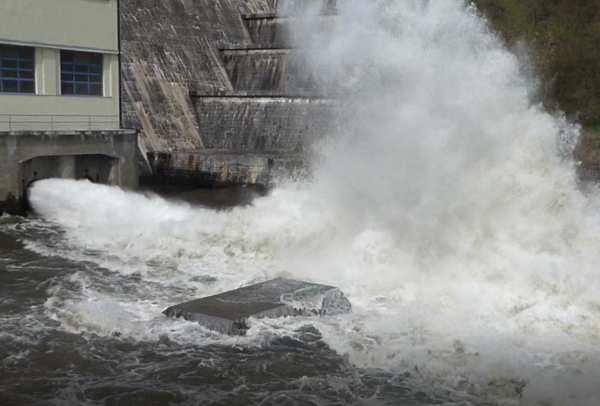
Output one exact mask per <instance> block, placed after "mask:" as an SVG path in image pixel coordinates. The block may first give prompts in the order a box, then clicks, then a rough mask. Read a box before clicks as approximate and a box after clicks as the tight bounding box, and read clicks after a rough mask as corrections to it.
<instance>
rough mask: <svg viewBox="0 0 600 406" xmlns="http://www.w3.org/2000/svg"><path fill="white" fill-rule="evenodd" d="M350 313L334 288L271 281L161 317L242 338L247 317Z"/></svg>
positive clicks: (175, 308)
mask: <svg viewBox="0 0 600 406" xmlns="http://www.w3.org/2000/svg"><path fill="white" fill-rule="evenodd" d="M351 310H352V306H351V305H350V302H349V301H348V299H347V298H346V297H345V296H344V294H343V293H342V292H341V291H340V290H339V289H337V288H335V287H333V286H327V285H320V284H316V283H309V282H303V281H296V280H292V279H273V280H270V281H267V282H263V283H259V284H256V285H251V286H246V287H243V288H240V289H236V290H232V291H229V292H225V293H221V294H218V295H215V296H210V297H205V298H202V299H198V300H192V301H191V302H186V303H182V304H179V305H175V306H171V307H169V308H168V309H166V310H165V311H164V312H163V313H164V314H165V315H167V316H169V317H176V318H177V317H183V318H184V319H186V320H190V321H195V322H198V323H200V324H201V325H203V326H204V327H206V328H208V329H210V330H215V331H219V332H221V333H223V334H240V335H243V334H245V332H246V330H248V324H247V320H248V318H250V317H255V318H276V317H286V316H313V315H314V316H317V315H335V314H344V313H349V312H350V311H351Z"/></svg>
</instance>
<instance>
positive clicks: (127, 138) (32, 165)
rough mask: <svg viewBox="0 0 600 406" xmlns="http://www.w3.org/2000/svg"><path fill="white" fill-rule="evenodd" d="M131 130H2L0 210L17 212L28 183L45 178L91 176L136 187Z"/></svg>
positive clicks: (123, 185) (83, 177) (24, 206)
mask: <svg viewBox="0 0 600 406" xmlns="http://www.w3.org/2000/svg"><path fill="white" fill-rule="evenodd" d="M136 152H137V133H136V132H135V131H132V130H102V131H101V130H91V131H87V130H86V131H0V213H2V212H8V213H21V212H23V210H24V209H25V208H26V205H25V198H26V193H27V188H28V187H29V186H30V185H31V184H32V183H33V182H35V181H36V180H40V179H47V178H67V179H89V180H91V181H93V182H99V183H105V184H110V185H118V186H122V187H126V188H135V187H137V183H138V175H137V162H136V159H135V158H136Z"/></svg>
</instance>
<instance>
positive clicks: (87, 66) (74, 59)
mask: <svg viewBox="0 0 600 406" xmlns="http://www.w3.org/2000/svg"><path fill="white" fill-rule="evenodd" d="M60 87H61V93H62V94H77V95H86V96H102V55H101V54H94V53H90V52H71V51H61V52H60Z"/></svg>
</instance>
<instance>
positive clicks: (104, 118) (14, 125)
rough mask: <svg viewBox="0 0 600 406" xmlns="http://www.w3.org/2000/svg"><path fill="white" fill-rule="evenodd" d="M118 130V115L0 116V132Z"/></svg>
mask: <svg viewBox="0 0 600 406" xmlns="http://www.w3.org/2000/svg"><path fill="white" fill-rule="evenodd" d="M118 128H119V116H118V115H102V114H95V115H90V114H0V131H77V130H108V129H118Z"/></svg>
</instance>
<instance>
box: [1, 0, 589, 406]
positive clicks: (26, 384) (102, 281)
mask: <svg viewBox="0 0 600 406" xmlns="http://www.w3.org/2000/svg"><path fill="white" fill-rule="evenodd" d="M339 8H340V10H339V11H340V15H341V17H340V20H341V24H339V25H338V26H337V27H336V29H335V30H332V31H331V32H329V33H327V34H323V35H324V36H325V37H326V38H322V39H321V40H322V43H321V44H320V46H319V48H318V49H319V50H320V51H318V52H317V51H316V49H317V48H314V47H313V49H315V53H314V61H313V62H314V65H315V66H316V67H318V68H319V69H320V70H321V73H322V74H324V75H331V78H332V79H336V80H337V81H338V82H339V83H341V84H343V85H342V86H343V88H342V89H341V91H342V92H343V93H347V94H349V95H351V96H352V97H351V98H350V97H348V98H346V100H351V101H350V102H345V103H344V108H343V117H342V119H341V120H340V122H341V123H343V125H339V126H338V127H339V128H338V129H337V130H336V132H335V133H333V134H327V137H326V139H327V140H328V141H327V142H324V143H323V144H322V145H319V148H318V149H317V151H316V152H315V164H314V172H313V176H312V178H311V179H310V180H307V181H304V182H285V181H281V182H280V184H279V185H278V187H277V188H275V189H274V190H273V191H272V192H271V193H270V194H269V195H268V196H264V197H259V198H257V199H256V200H254V202H253V203H252V204H251V205H247V206H243V207H236V208H232V209H228V210H220V211H216V210H214V209H208V208H202V207H197V206H191V205H188V204H184V203H176V202H172V201H168V200H164V199H162V198H159V197H156V196H148V195H142V194H134V193H128V192H124V191H122V190H119V189H117V188H112V187H107V186H102V185H96V184H92V183H89V182H87V181H85V182H76V181H67V180H47V181H40V182H37V183H35V184H34V186H33V188H32V190H31V192H30V198H31V202H32V204H33V207H34V208H35V210H36V213H37V216H38V217H35V218H29V219H18V218H11V217H6V218H3V219H2V220H1V224H0V233H1V234H0V242H2V241H4V242H3V243H1V244H0V246H2V247H4V248H2V249H3V250H4V251H3V253H4V255H3V256H2V258H1V259H0V261H2V262H0V277H1V278H2V285H1V289H2V298H1V301H0V306H1V307H0V308H2V309H3V311H2V313H1V314H2V316H1V317H2V324H1V327H0V344H1V346H0V347H1V348H0V367H1V368H2V369H3V374H2V377H0V385H1V386H0V390H2V392H3V393H4V395H0V396H5V397H6V399H7V400H8V401H9V403H10V402H13V403H15V404H19V403H25V402H32V403H34V402H35V401H48V400H49V399H54V403H56V404H61V402H62V404H70V403H83V402H88V403H90V404H93V403H94V402H106V403H109V404H110V403H112V404H151V403H150V402H151V400H154V401H155V402H156V404H163V403H168V402H173V403H177V402H181V403H189V404H195V403H197V404H208V403H210V402H213V403H215V404H217V403H218V404H252V403H259V402H263V403H261V404H301V405H303V404H390V405H395V404H465V405H466V404H473V405H480V404H527V405H529V404H539V405H563V404H565V405H566V404H569V405H572V404H580V405H594V404H599V403H600V389H598V387H597V385H598V380H599V379H600V347H599V344H600V296H599V295H598V292H599V291H600V250H599V248H600V217H599V213H600V211H599V209H600V207H598V204H597V202H598V199H597V196H598V193H596V192H595V191H590V192H589V193H587V194H585V195H584V194H583V193H582V192H581V191H580V190H579V189H578V185H577V182H576V177H575V163H574V162H572V160H571V159H570V158H569V156H570V153H571V150H572V147H573V145H574V144H575V142H576V140H577V136H578V134H577V132H578V129H577V127H576V126H573V125H569V124H568V123H567V122H566V120H564V119H563V118H561V117H556V116H553V115H550V114H548V113H547V112H545V111H544V109H543V108H542V107H541V106H540V105H537V104H536V103H535V102H534V101H533V100H535V82H534V81H533V79H532V78H531V76H530V75H529V74H528V72H529V70H528V69H527V65H526V63H525V62H523V61H522V60H520V59H519V58H517V56H515V54H513V53H511V52H509V51H508V50H506V49H505V48H504V47H503V46H502V45H501V43H500V41H499V40H498V39H497V38H496V37H495V36H494V35H493V34H492V33H490V32H489V29H488V27H487V25H486V23H485V21H484V20H483V19H482V18H480V16H478V15H477V13H476V11H475V10H474V9H473V8H471V7H468V6H466V5H465V4H463V2H461V1H458V0H436V1H425V0H397V1H391V0H387V1H384V0H377V1H369V2H361V1H346V2H341V4H340V6H339ZM306 29H307V31H310V30H311V22H310V19H308V20H307V26H306ZM312 37H313V38H314V35H313V36H312ZM340 78H342V79H343V80H340ZM15 239H17V240H18V241H20V242H18V243H15V242H14V240H15ZM281 275H290V276H293V277H296V278H302V279H308V280H312V281H316V282H321V283H328V284H333V285H335V286H338V287H340V288H341V289H342V290H343V291H344V292H345V293H346V294H347V296H348V297H349V299H350V301H351V302H352V304H353V307H354V312H353V314H351V315H345V316H336V317H324V318H321V319H318V320H312V319H311V320H309V319H303V318H296V319H293V318H292V319H280V320H254V321H252V323H251V329H250V330H249V332H248V335H247V336H246V337H236V338H233V337H226V336H221V335H219V334H216V333H211V332H209V331H206V330H204V329H202V328H201V327H200V326H198V325H196V324H194V323H189V322H186V321H179V320H169V319H167V318H165V317H163V316H162V315H161V314H160V312H161V311H162V310H163V309H164V308H165V307H167V306H169V305H171V304H173V303H177V302H180V301H185V300H189V299H190V298H194V297H199V296H203V295H208V294H212V293H216V292H220V291H222V290H226V289H231V288H236V287H239V286H242V285H245V284H249V283H252V282H256V281H262V280H265V279H268V278H271V277H275V276H281ZM308 326H312V327H308ZM0 399H1V397H0ZM119 402H120V403H119ZM127 402H130V403H127ZM136 402H137V403H136Z"/></svg>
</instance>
